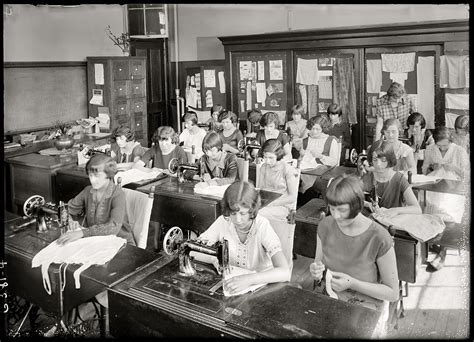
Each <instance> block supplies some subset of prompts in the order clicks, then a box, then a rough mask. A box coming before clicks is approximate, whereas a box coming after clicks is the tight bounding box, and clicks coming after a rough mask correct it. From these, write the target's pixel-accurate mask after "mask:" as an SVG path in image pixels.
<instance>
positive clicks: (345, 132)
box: [326, 103, 352, 161]
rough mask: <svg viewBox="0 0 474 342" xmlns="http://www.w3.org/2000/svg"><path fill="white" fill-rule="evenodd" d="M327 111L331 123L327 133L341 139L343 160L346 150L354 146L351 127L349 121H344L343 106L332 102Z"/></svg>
mask: <svg viewBox="0 0 474 342" xmlns="http://www.w3.org/2000/svg"><path fill="white" fill-rule="evenodd" d="M327 113H328V116H329V120H330V121H331V125H330V126H329V128H328V129H327V131H326V133H327V134H328V135H332V136H333V137H336V138H339V139H340V140H341V144H342V148H341V159H340V160H341V161H343V160H344V158H345V154H346V150H348V149H349V150H350V149H351V148H352V141H351V140H352V139H351V128H350V126H349V124H348V123H347V122H345V121H342V108H341V106H340V105H338V104H337V103H331V104H330V105H329V107H328V109H327Z"/></svg>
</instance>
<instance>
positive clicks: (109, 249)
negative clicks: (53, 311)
mask: <svg viewBox="0 0 474 342" xmlns="http://www.w3.org/2000/svg"><path fill="white" fill-rule="evenodd" d="M126 243H127V240H125V239H123V238H120V237H117V236H115V235H105V236H90V237H85V238H82V239H79V240H76V241H73V242H71V243H68V244H65V245H62V246H61V245H59V244H58V243H57V240H55V241H53V242H51V243H50V244H49V245H48V246H46V247H45V248H43V249H42V250H41V251H39V252H38V253H37V254H36V255H35V256H34V257H33V260H32V261H31V267H32V268H35V267H39V266H41V274H42V277H43V287H44V289H45V290H46V292H47V293H48V294H51V293H52V291H51V281H50V279H49V275H48V268H49V265H50V264H53V263H56V264H62V263H66V264H83V265H82V266H81V267H80V268H79V269H77V270H76V271H75V272H74V280H75V285H76V289H79V288H80V287H81V284H80V281H79V276H80V274H81V273H82V272H83V271H84V270H86V269H87V268H89V267H90V266H92V265H103V264H105V263H106V262H108V261H110V260H111V259H112V258H113V257H114V256H115V255H116V254H117V252H118V251H119V249H120V248H121V247H122V246H123V245H124V244H126Z"/></svg>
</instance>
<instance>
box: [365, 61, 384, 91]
mask: <svg viewBox="0 0 474 342" xmlns="http://www.w3.org/2000/svg"><path fill="white" fill-rule="evenodd" d="M381 87H382V60H381V59H368V60H367V92H368V93H378V92H379V91H380V88H381Z"/></svg>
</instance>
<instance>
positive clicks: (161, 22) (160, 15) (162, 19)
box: [158, 12, 166, 25]
mask: <svg viewBox="0 0 474 342" xmlns="http://www.w3.org/2000/svg"><path fill="white" fill-rule="evenodd" d="M158 20H159V22H160V24H162V25H164V24H166V21H165V14H164V13H163V12H158Z"/></svg>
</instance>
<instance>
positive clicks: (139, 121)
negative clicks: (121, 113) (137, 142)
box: [133, 113, 144, 137]
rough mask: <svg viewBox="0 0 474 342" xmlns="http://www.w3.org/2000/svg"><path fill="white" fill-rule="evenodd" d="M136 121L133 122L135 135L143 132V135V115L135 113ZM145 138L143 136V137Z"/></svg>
mask: <svg viewBox="0 0 474 342" xmlns="http://www.w3.org/2000/svg"><path fill="white" fill-rule="evenodd" d="M133 117H134V120H133V129H134V130H135V134H137V132H142V134H143V127H144V126H143V118H144V116H143V114H140V113H135V114H133ZM142 137H143V136H142Z"/></svg>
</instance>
